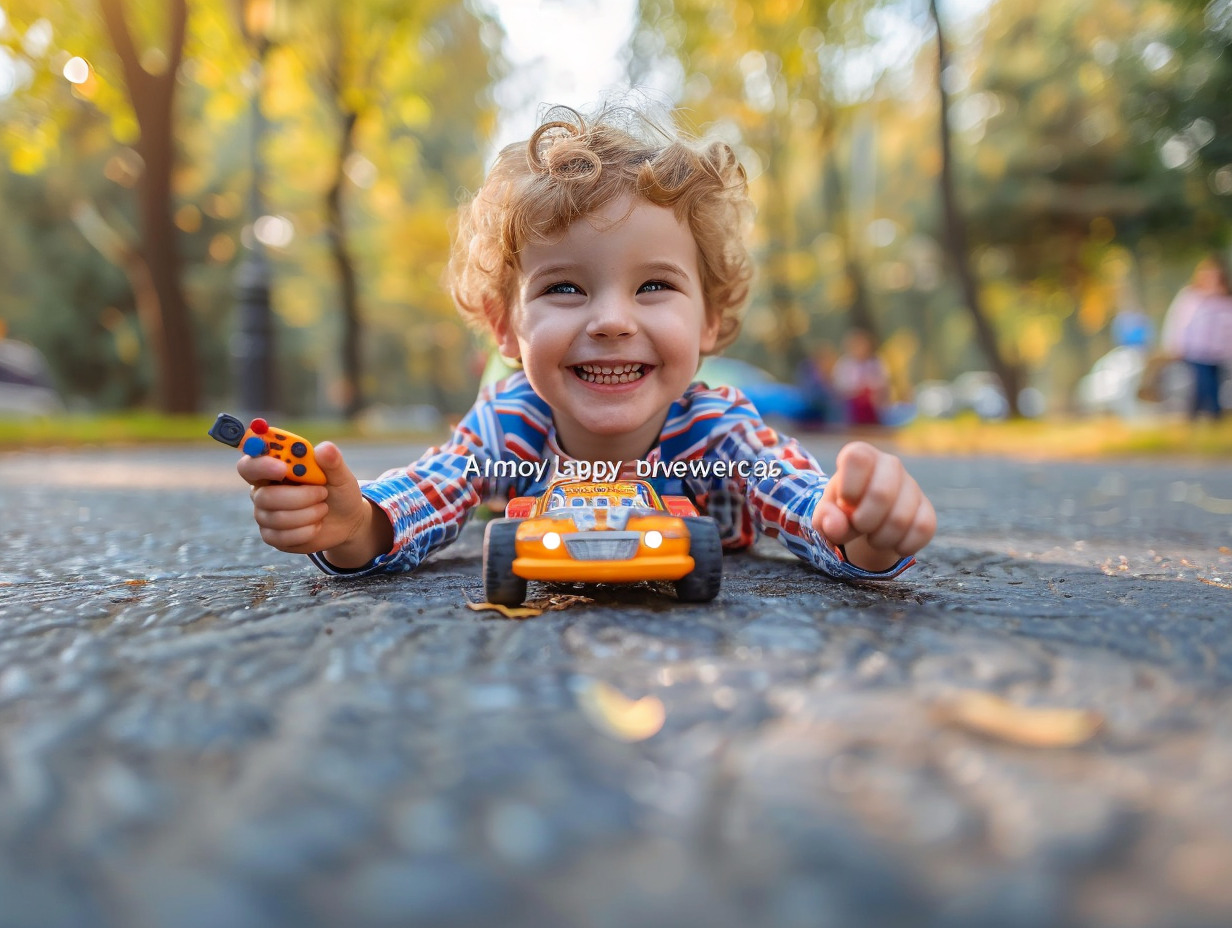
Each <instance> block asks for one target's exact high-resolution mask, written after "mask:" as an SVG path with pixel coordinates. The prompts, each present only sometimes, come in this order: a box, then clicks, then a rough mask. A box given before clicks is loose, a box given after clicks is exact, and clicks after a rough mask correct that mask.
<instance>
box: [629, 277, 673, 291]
mask: <svg viewBox="0 0 1232 928" xmlns="http://www.w3.org/2000/svg"><path fill="white" fill-rule="evenodd" d="M671 289H672V285H671V284H669V283H667V282H666V281H662V280H648V281H646V282H645V283H644V284H642V285H641V286H640V287H638V288H637V292H638V293H653V292H655V291H656V290H671Z"/></svg>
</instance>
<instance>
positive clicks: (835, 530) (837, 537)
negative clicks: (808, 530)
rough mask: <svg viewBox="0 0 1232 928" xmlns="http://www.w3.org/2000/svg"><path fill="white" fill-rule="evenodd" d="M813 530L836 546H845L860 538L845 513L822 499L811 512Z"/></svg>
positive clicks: (831, 502) (832, 503)
mask: <svg viewBox="0 0 1232 928" xmlns="http://www.w3.org/2000/svg"><path fill="white" fill-rule="evenodd" d="M813 528H815V529H817V531H819V532H821V534H822V535H824V536H825V537H826V538H827V539H829V541H830V542H831V543H833V544H836V545H845V544H847V542H849V541H852V540H854V539H856V538H858V537H860V533H859V532H857V531H856V530H855V528H854V527H853V526H852V524H851V519H849V518H848V517H847V513H845V512H843V510H842V509H840V508H839V507H838V505H837V504H835V503H834V502H833V501H831V500H828V499H826V498H824V497H823V498H822V500H821V502H820V503H819V504H818V505H817V509H816V510H815V511H814V512H813Z"/></svg>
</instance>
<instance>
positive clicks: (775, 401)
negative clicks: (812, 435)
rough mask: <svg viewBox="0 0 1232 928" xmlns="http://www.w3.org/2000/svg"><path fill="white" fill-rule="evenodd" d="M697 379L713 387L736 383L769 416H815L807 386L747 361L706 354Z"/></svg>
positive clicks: (796, 420)
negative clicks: (785, 380)
mask: <svg viewBox="0 0 1232 928" xmlns="http://www.w3.org/2000/svg"><path fill="white" fill-rule="evenodd" d="M694 379H695V380H700V381H701V382H702V383H704V384H706V385H707V386H710V387H735V388H736V389H737V390H739V391H740V392H741V393H743V394H744V395H745V396H747V397H748V398H749V400H750V401H751V402H752V403H753V405H754V406H756V407H757V411H758V412H760V413H761V414H762V417H763V418H766V419H785V420H787V421H789V422H793V423H804V422H810V421H811V420H812V419H813V418H814V412H813V408H812V404H810V402H809V398H808V397H807V396H805V395H804V391H803V390H801V389H800V388H799V387H797V386H793V385H792V384H789V383H783V382H782V381H780V380H777V379H776V378H775V376H774V375H773V374H771V373H770V372H769V371H764V370H762V369H761V368H760V367H757V366H755V365H753V364H749V363H748V362H747V361H740V360H738V359H736V358H721V357H713V358H706V359H705V360H704V361H702V366H701V368H700V369H699V370H698V372H697V376H696V377H695V378H694Z"/></svg>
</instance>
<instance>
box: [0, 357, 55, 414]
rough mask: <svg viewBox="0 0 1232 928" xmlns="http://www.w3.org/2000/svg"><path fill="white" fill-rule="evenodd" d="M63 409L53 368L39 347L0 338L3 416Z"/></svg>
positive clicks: (0, 382) (0, 383)
mask: <svg viewBox="0 0 1232 928" xmlns="http://www.w3.org/2000/svg"><path fill="white" fill-rule="evenodd" d="M62 412H64V401H63V400H62V399H60V394H59V393H57V392H56V388H55V387H54V386H53V385H52V382H51V371H50V370H49V369H48V367H47V362H46V360H44V358H43V355H42V353H41V352H39V350H38V349H37V348H35V347H34V346H32V345H27V344H26V343H25V342H18V341H13V340H12V339H7V338H6V339H0V416H50V415H54V414H56V413H62Z"/></svg>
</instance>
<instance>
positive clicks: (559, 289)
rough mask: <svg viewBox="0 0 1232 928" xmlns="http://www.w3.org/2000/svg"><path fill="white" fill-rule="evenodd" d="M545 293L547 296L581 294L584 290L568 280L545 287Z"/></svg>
mask: <svg viewBox="0 0 1232 928" xmlns="http://www.w3.org/2000/svg"><path fill="white" fill-rule="evenodd" d="M543 292H544V294H545V295H546V294H548V293H581V292H582V288H581V287H579V286H578V285H577V284H571V283H569V282H568V281H567V280H562V281H561V282H560V283H555V284H552V285H550V286H548V287H545V288H544V290H543Z"/></svg>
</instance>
